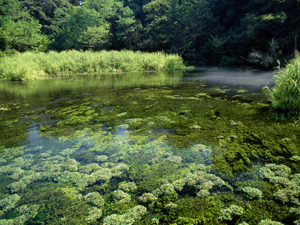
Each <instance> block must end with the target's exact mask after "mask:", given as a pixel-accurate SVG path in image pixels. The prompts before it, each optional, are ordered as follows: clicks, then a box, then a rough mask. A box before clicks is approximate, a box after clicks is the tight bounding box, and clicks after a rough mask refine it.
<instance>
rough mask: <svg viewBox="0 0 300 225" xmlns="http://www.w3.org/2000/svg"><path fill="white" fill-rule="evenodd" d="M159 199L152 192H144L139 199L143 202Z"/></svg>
mask: <svg viewBox="0 0 300 225" xmlns="http://www.w3.org/2000/svg"><path fill="white" fill-rule="evenodd" d="M157 199H158V198H157V197H156V196H155V195H154V194H152V193H144V194H142V196H140V197H139V200H140V201H142V202H154V201H156V200H157Z"/></svg>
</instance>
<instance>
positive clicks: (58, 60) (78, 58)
mask: <svg viewBox="0 0 300 225" xmlns="http://www.w3.org/2000/svg"><path fill="white" fill-rule="evenodd" d="M98 41H99V40H98ZM184 69H189V68H188V67H186V66H185V65H184V64H183V60H182V58H181V57H179V56H178V55H166V54H164V53H161V52H157V53H141V52H133V51H121V52H117V51H110V52H107V51H101V52H88V51H87V52H79V51H64V52H61V53H57V52H48V53H32V52H26V53H23V54H15V55H13V56H11V57H4V58H2V59H1V65H0V78H1V79H5V80H32V79H40V78H44V77H45V76H49V75H50V76H61V75H70V74H77V73H99V72H127V71H164V70H165V71H174V70H184Z"/></svg>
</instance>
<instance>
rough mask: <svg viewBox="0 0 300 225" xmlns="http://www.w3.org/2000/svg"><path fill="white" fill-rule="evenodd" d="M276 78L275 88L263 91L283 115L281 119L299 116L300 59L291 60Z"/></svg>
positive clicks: (272, 105)
mask: <svg viewBox="0 0 300 225" xmlns="http://www.w3.org/2000/svg"><path fill="white" fill-rule="evenodd" d="M274 78H275V86H274V87H272V88H271V89H269V88H268V87H267V86H266V87H264V89H263V92H264V93H265V94H267V96H268V98H269V100H270V101H271V102H272V103H271V107H272V108H273V109H275V110H277V111H278V112H279V114H281V116H280V118H286V117H295V116H299V112H300V58H296V59H293V60H291V61H290V62H289V63H288V64H287V65H286V68H285V69H283V70H280V71H279V73H278V74H277V75H276V76H275V77H274ZM277 116H278V114H277Z"/></svg>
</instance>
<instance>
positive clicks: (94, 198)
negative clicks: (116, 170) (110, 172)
mask: <svg viewBox="0 0 300 225" xmlns="http://www.w3.org/2000/svg"><path fill="white" fill-rule="evenodd" d="M84 201H85V202H87V203H90V204H92V205H94V206H97V207H99V208H100V207H102V206H104V199H103V197H102V196H101V195H100V194H99V193H98V192H91V193H88V194H87V195H85V196H84Z"/></svg>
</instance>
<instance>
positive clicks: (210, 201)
mask: <svg viewBox="0 0 300 225" xmlns="http://www.w3.org/2000/svg"><path fill="white" fill-rule="evenodd" d="M273 75H274V73H272V72H259V73H258V72H249V71H237V70H234V69H230V68H229V69H228V68H227V69H216V68H205V69H201V70H199V71H195V72H193V73H182V72H176V73H167V72H161V73H124V74H110V75H105V74H104V75H103V74H102V75H95V76H89V77H77V78H68V79H55V80H41V81H30V82H20V83H19V82H0V124H1V125H0V132H1V134H0V177H1V184H0V209H1V211H0V216H1V217H0V224H241V223H242V222H247V223H248V224H258V223H259V222H261V221H265V222H264V224H267V220H268V219H270V220H272V221H278V222H281V223H283V224H292V223H293V222H294V221H296V222H297V220H299V212H298V211H299V206H298V205H299V193H300V192H299V184H300V183H299V178H300V176H299V170H300V169H299V161H298V158H300V157H299V155H300V153H299V141H298V140H299V132H298V131H299V129H298V123H297V121H296V122H293V123H289V122H286V123H278V121H274V120H272V119H270V115H271V112H270V110H269V108H270V104H269V102H268V101H267V99H266V97H265V96H264V95H262V94H261V88H262V87H263V86H265V85H266V84H268V85H269V86H272V76H273ZM298 177H299V178H298ZM297 210H298V211H297ZM262 212H263V213H262Z"/></svg>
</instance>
